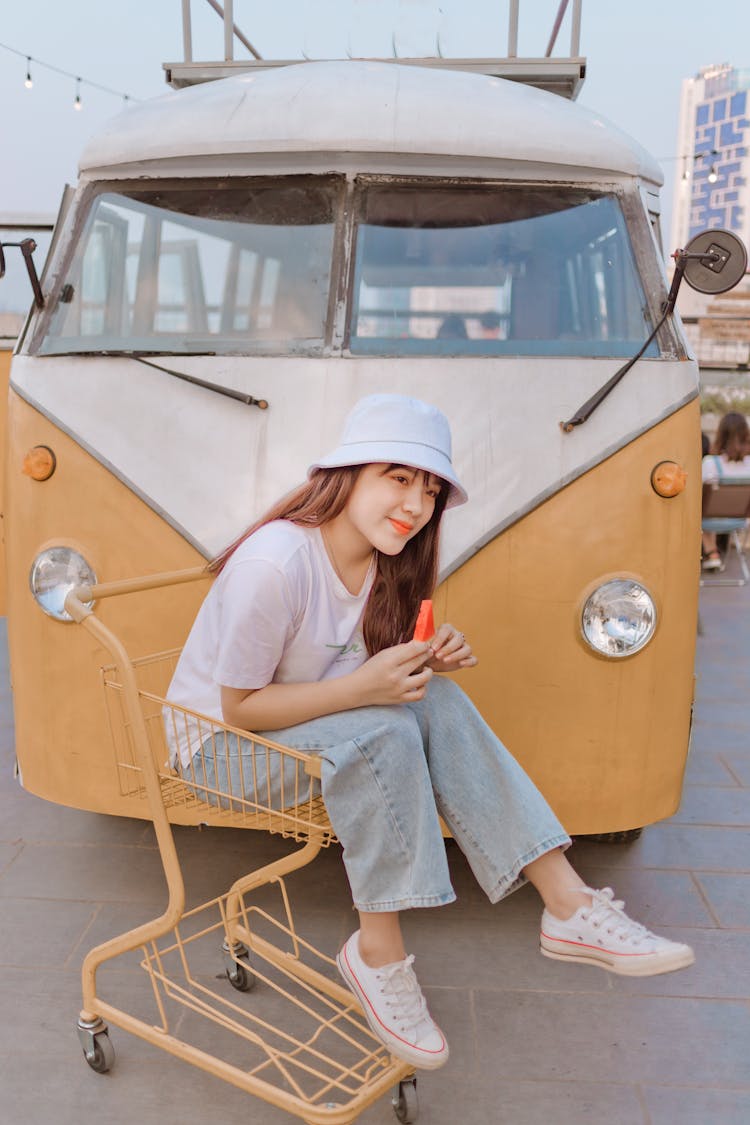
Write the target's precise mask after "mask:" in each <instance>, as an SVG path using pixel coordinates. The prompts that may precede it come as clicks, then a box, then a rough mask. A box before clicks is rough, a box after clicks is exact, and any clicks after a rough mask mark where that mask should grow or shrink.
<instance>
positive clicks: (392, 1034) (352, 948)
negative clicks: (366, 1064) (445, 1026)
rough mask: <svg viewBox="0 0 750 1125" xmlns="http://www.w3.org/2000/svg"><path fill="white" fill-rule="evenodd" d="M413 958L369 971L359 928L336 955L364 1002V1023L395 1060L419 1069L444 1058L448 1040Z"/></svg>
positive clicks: (433, 1067) (434, 1066)
mask: <svg viewBox="0 0 750 1125" xmlns="http://www.w3.org/2000/svg"><path fill="white" fill-rule="evenodd" d="M413 963H414V958H413V957H407V958H406V960H405V961H396V962H395V963H394V964H393V965H382V966H381V967H380V968H378V969H372V968H370V966H369V965H366V964H365V963H364V961H363V960H362V958H361V957H360V955H359V930H357V932H356V933H354V934H352V936H351V937H350V938H349V940H348V941H347V943H346V945H344V947H343V949H342V950H341V952H340V953H339V954H338V956H337V958H336V964H337V965H338V970H339V972H340V973H341V976H342V977H343V978H344V980H345V981H346V983H347V985H348V986H349V988H350V989H351V990H352V992H353V993H354V995H355V996H356V997H357V999H358V1000H359V1002H360V1003H361V1005H362V1008H363V1011H364V1013H365V1017H366V1019H367V1022H368V1023H369V1025H370V1027H371V1028H372V1031H373V1033H374V1034H375V1035H377V1037H378V1039H380V1041H381V1042H382V1043H384V1044H385V1045H386V1047H387V1048H388V1050H389V1051H390V1052H391V1054H393V1055H395V1056H396V1058H399V1059H403V1060H404V1061H405V1062H408V1063H411V1064H412V1066H418V1067H421V1068H422V1069H423V1070H437V1068H438V1067H439V1066H442V1065H443V1063H446V1062H447V1061H448V1044H447V1043H446V1041H445V1037H444V1035H443V1033H442V1031H441V1030H440V1028H439V1027H438V1026H437V1024H436V1023H435V1022H434V1021H433V1019H432V1018H431V1016H430V1013H429V1012H428V1011H427V1003H426V1001H425V998H424V996H423V995H422V990H421V988H420V987H419V982H418V981H417V978H416V975H415V973H414V970H413V969H412V965H413Z"/></svg>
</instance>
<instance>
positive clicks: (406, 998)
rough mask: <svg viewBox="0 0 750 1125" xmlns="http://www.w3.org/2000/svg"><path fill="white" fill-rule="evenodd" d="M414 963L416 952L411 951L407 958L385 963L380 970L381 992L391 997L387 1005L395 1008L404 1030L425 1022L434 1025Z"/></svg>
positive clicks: (414, 1027)
mask: <svg viewBox="0 0 750 1125" xmlns="http://www.w3.org/2000/svg"><path fill="white" fill-rule="evenodd" d="M413 964H414V954H413V953H410V954H409V956H408V957H407V958H406V960H404V961H397V962H396V963H395V964H394V965H384V966H383V968H382V969H379V970H378V979H379V981H380V984H381V992H382V993H383V995H384V996H387V997H389V999H387V1000H386V1005H387V1006H388V1007H389V1008H391V1009H392V1010H394V1012H395V1014H396V1018H397V1019H398V1021H399V1023H400V1024H401V1028H402V1030H403V1031H416V1030H417V1029H418V1028H419V1026H420V1024H424V1023H427V1024H428V1025H429V1026H430V1027H431V1026H432V1020H431V1018H430V1014H429V1012H428V1011H427V1001H426V1000H425V998H424V996H423V995H422V989H421V988H420V987H419V981H418V980H417V977H416V973H415V972H414V970H413V969H412V965H413Z"/></svg>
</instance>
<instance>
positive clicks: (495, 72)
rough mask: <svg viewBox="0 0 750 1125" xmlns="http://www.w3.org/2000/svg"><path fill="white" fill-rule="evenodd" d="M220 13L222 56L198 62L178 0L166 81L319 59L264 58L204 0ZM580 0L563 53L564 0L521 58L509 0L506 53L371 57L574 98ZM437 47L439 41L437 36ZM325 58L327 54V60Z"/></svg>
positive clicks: (227, 15) (579, 68)
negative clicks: (176, 40)
mask: <svg viewBox="0 0 750 1125" xmlns="http://www.w3.org/2000/svg"><path fill="white" fill-rule="evenodd" d="M205 2H206V3H208V4H209V5H210V7H211V8H213V9H214V11H215V12H216V14H217V15H218V16H220V17H221V19H222V21H223V23H224V58H223V59H221V60H218V61H213V62H211V61H205V62H198V61H196V60H195V59H194V58H193V37H192V19H191V0H182V39H183V54H184V60H183V61H182V62H167V63H164V64H163V66H164V70H165V73H166V79H167V82H168V83H169V85H170V86H173V87H174V88H175V89H181V88H182V87H185V86H194V85H197V84H199V83H201V82H213V81H215V80H216V79H219V78H228V77H230V76H231V75H234V74H242V73H246V72H248V71H255V70H269V69H274V68H277V67H281V66H292V65H295V64H299V63H304V62H311V61H319V60H311V59H307V58H300V59H264V58H262V57H261V55H260V53H259V52H258V51H257V50H256V48H255V47H254V46H253V44H252V43H251V42H250V40H249V39H248V38H247V37H246V36H245V35H244V33H243V32H242V31H241V30H240V28H238V27H237V25H236V24H235V22H234V2H233V0H224V4H223V6H222V5H221V4H220V3H219V2H218V0H205ZM581 3H582V0H573V3H572V7H571V15H570V45H569V53H568V55H555V56H554V57H553V55H552V52H553V50H554V48H555V45H556V42H557V38H558V35H559V32H560V28H561V26H562V23H563V20H564V18H565V15H566V12H567V9H568V6H569V4H570V0H560V3H559V5H558V9H557V14H556V16H555V20H554V23H553V26H552V29H551V32H550V37H549V41H548V43H547V48H546V51H545V53H544V55H542V56H538V57H528V58H521V57H519V55H518V26H519V15H520V6H521V0H510V5H509V11H508V36H507V54H506V55H505V56H504V57H502V58H463V59H455V58H444V57H442V56H441V55H440V54H438V55H437V56H434V57H424V58H422V57H419V58H402V57H399V56H397V55H396V53H395V36H394V55H393V56H392V57H388V58H380V59H373V60H371V61H373V62H390V63H399V64H400V65H401V66H422V67H430V68H439V69H445V70H459V71H464V72H469V73H475V74H487V75H492V76H493V77H497V78H508V79H510V80H511V81H513V82H522V83H524V84H525V85H527V86H535V87H537V88H538V89H541V90H548V91H550V92H552V93H554V94H559V95H561V96H562V97H565V98H570V99H571V100H574V99H575V98H576V97H577V96H578V93H579V91H580V89H581V87H582V85H583V81H584V78H585V76H586V59H585V58H583V57H581V55H580V53H579V52H580V36H581ZM235 42H238V43H240V44H242V46H243V47H244V48H245V49H246V50H247V51H248V52H249V54H250V56H251V57H249V58H242V59H236V58H235V57H234V50H235ZM437 47H438V51H439V50H440V43H439V38H438V43H437ZM328 61H331V60H328Z"/></svg>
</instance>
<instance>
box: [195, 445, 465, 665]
mask: <svg viewBox="0 0 750 1125" xmlns="http://www.w3.org/2000/svg"><path fill="white" fill-rule="evenodd" d="M361 468H362V466H361V465H353V466H346V467H345V468H339V469H316V470H315V471H314V472H313V473H312V475H311V477H310V479H309V480H307V481H305V482H304V484H301V485H299V486H298V487H297V488H295V489H293V491H292V492H289V493H288V494H287V495H286V496H282V498H281V499H280V500H279V501H277V503H276V504H274V505H273V506H272V507H271V508H269V510H268V511H267V512H266V513H265V515H263V516H261V518H260V519H259V520H257V521H256V522H255V523H254V524H252V525H251V526H250V527H249V528H248V529H247V531H244V532H243V533H242V535H240V536H239V538H238V539H235V540H234V542H233V543H230V544H229V546H228V547H226V548H225V550H223V551H222V552H221V554H220V555H217V557H216V558H215V559H213V561H212V562H210V563H209V565H208V569H209V571H210V572H211V573H212V574H215V575H216V574H221V572H222V570H223V569H224V567H225V566H226V564H227V563H228V562H229V560H230V558H231V557H232V555H233V554H234V552H235V551H236V550H237V548H238V547H239V546H240V544H241V543H244V542H245V540H246V539H248V538H249V537H250V536H251V535H252V534H253V532H255V531H258V529H259V528H261V527H264V526H265V525H266V524H267V523H272V522H273V521H274V520H289V522H290V523H294V524H297V525H298V526H299V527H321V526H322V525H323V524H324V523H328V521H329V520H332V519H335V518H336V516H338V515H340V514H341V512H343V510H344V508H345V507H346V505H347V502H348V500H349V497H350V496H351V494H352V490H353V489H354V485H355V483H356V481H357V477H358V476H359V473H360V470H361ZM448 493H449V486H448V485H447V484H446V483H445V482H443V483H442V487H441V489H440V492H439V493H438V495H437V497H436V499H435V509H434V511H433V513H432V516H431V517H430V520H429V523H427V524H425V526H424V527H423V528H422V530H421V531H420V532H419V534H418V535H415V536H414V538H413V539H410V540H409V542H408V543H407V544H406V546H405V547H404V549H403V551H401V553H400V554H398V555H384V554H382V553H381V552H380V551H376V552H375V563H376V572H375V581H374V583H373V587H372V590H371V591H370V596H369V598H368V599H367V605H366V606H365V613H364V619H363V622H362V631H363V634H364V641H365V646H366V648H367V651H368V653H369V654H370V655H371V656H373V655H374V654H375V653H376V652H380V651H381V649H384V648H390V646H391V645H395V644H399V643H400V642H401V641H406V640H409V638H410V637H411V635H412V633H413V631H414V626H415V624H416V621H417V614H418V613H419V605H420V602H421V601H422V600H423V599H424V598H429V597H431V595H432V592H433V590H434V589H435V585H436V583H437V571H438V548H439V541H440V521H441V519H442V516H443V512H444V511H445V505H446V503H447V501H448Z"/></svg>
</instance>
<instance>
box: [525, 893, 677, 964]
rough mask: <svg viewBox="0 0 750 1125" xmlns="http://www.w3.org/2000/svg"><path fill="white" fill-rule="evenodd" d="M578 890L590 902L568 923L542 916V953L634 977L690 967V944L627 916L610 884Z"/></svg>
mask: <svg viewBox="0 0 750 1125" xmlns="http://www.w3.org/2000/svg"><path fill="white" fill-rule="evenodd" d="M581 889H582V890H585V891H586V892H587V893H588V894H590V895H591V897H592V898H593V900H594V901H593V904H592V905H591V906H581V907H580V908H579V909H578V910H576V912H575V914H574V915H573V917H572V918H568V919H567V920H566V921H561V920H560V919H559V918H555V917H554V915H552V914H550V913H549V911H548V910H545V911H544V913H543V914H542V932H541V938H540V948H541V951H542V953H543V954H544V956H545V957H553V958H555V959H556V960H558V961H580V962H581V963H582V964H588V965H599V966H600V967H601V968H603V969H609V971H610V972H611V973H621V974H622V975H623V976H632V977H650V976H655V975H656V974H657V973H671V972H673V971H674V970H675V969H683V968H685V966H686V965H692V963H693V961H694V960H695V954H694V953H693V951H692V949H691V948H690V946H689V945H683V944H682V943H681V942H677V941H669V940H668V939H667V938H663V937H658V935H657V934H652V933H651V932H650V931H649V930H647V929H646V927H645V926H642V925H641V924H640V922H634V921H633V919H632V918H628V916H627V914H626V913H625V911H624V909H623V907H624V905H625V904H624V903H623V902H620V901H617V900H616V899H615V897H614V891H613V890H612V888H611V887H604V889H603V890H601V891H595V890H592V889H591V888H590V887H585V888H581Z"/></svg>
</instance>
